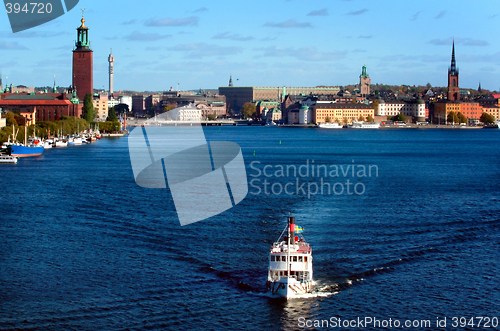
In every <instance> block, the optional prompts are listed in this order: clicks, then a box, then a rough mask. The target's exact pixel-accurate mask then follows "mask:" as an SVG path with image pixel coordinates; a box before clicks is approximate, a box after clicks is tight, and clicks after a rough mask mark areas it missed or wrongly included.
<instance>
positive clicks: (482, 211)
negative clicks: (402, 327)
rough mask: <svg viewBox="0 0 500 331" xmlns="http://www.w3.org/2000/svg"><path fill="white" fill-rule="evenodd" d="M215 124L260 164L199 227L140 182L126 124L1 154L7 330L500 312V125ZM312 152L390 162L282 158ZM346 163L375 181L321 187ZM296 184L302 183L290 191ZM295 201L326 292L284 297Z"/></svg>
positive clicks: (237, 325) (212, 136)
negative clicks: (270, 276) (275, 294)
mask: <svg viewBox="0 0 500 331" xmlns="http://www.w3.org/2000/svg"><path fill="white" fill-rule="evenodd" d="M204 130H205V134H206V136H207V138H208V139H209V140H221V141H226V140H229V141H235V142H237V143H238V144H239V145H240V146H241V147H242V151H243V155H244V158H245V164H246V166H247V176H248V179H249V181H250V180H254V179H256V180H257V181H254V182H253V183H254V187H249V194H248V195H247V197H246V199H245V200H243V201H242V202H241V203H240V204H239V205H237V206H236V207H234V208H232V209H230V210H228V211H226V212H224V213H222V214H220V215H218V216H215V217H212V218H210V219H208V220H205V221H201V222H198V223H194V224H191V225H188V226H185V227H181V226H180V225H179V222H178V219H177V216H176V212H175V207H174V204H173V201H172V197H171V195H170V194H169V192H168V190H153V189H144V188H141V187H138V186H137V185H136V184H135V182H134V178H133V175H132V170H131V166H130V161H129V156H128V149H127V139H126V138H121V139H103V140H101V141H99V142H96V143H94V144H91V145H84V146H74V147H68V148H56V149H52V150H46V151H45V152H44V154H43V155H42V156H41V157H37V158H30V159H22V160H20V161H19V162H18V164H16V165H0V182H1V187H2V191H3V192H2V194H1V195H0V197H1V199H0V200H1V202H0V215H1V216H0V219H1V221H0V329H2V330H14V329H15V330H18V329H21V330H62V329H64V330H117V329H118V330H127V329H128V330H143V329H146V330H295V329H301V328H300V325H299V322H300V321H309V322H310V323H313V321H315V320H327V319H330V318H332V317H334V318H341V319H342V320H344V319H345V320H353V319H356V318H358V317H360V318H365V317H374V318H378V319H379V320H388V319H390V318H391V319H392V320H396V319H398V320H401V321H405V320H429V321H431V322H432V328H427V329H437V327H436V321H437V319H440V320H443V319H444V318H445V317H446V318H447V325H446V328H444V327H442V328H441V329H452V323H453V321H452V318H453V317H467V318H471V317H475V316H484V317H490V318H493V317H496V318H500V316H499V315H500V314H499V311H500V309H499V308H500V295H499V294H500V285H499V284H500V282H499V276H498V274H499V271H500V262H499V261H500V193H499V192H500V189H499V188H500V162H499V161H500V130H432V129H429V130H360V131H356V130H318V129H306V128H264V127H207V128H205V129H204ZM313 161H314V164H315V165H322V166H324V167H326V168H327V169H333V168H334V167H337V168H338V169H344V170H345V169H350V170H351V169H352V168H350V167H356V168H355V169H356V170H359V169H362V168H363V167H365V169H368V168H369V167H370V166H372V168H371V169H372V170H373V172H372V173H371V176H359V175H360V174H358V173H357V172H356V173H354V176H353V173H352V172H350V173H346V176H343V174H342V173H340V176H339V177H333V176H328V177H326V176H317V174H316V173H315V175H314V176H313V175H312V173H309V176H300V175H297V176H294V175H293V173H289V174H288V175H286V174H285V176H280V174H279V173H278V174H276V172H275V171H276V170H278V169H279V168H280V166H283V167H284V168H286V167H289V169H293V166H295V167H296V168H297V169H298V168H299V167H300V166H302V165H307V164H309V165H312V164H313ZM252 162H253V163H252ZM308 162H309V163H308ZM265 166H268V167H267V168H266V169H267V170H266V171H267V172H266V174H268V175H270V176H269V177H266V176H265V175H264V174H263V173H261V174H260V176H259V175H258V174H259V171H263V170H264V167H265ZM348 167H349V168H348ZM257 169H259V170H257ZM304 169H305V166H304V167H303V169H302V170H304ZM309 169H310V170H311V167H309ZM375 169H376V170H377V172H375ZM340 171H342V170H340ZM323 175H324V173H323ZM265 179H266V180H267V181H268V183H269V185H270V187H271V186H272V185H274V193H276V194H274V193H273V192H272V190H271V191H270V192H269V191H268V194H266V193H264V187H263V186H262V182H263V181H264V180H265ZM297 179H298V180H299V185H300V184H303V185H304V186H303V188H305V192H303V191H302V190H300V189H299V190H298V191H297V190H296V187H295V186H293V185H295V184H296V183H297V182H296V180H297ZM259 180H260V182H259ZM321 180H323V182H321ZM347 180H349V181H350V183H351V189H353V187H354V185H355V184H358V186H357V189H358V192H357V193H361V189H362V188H363V192H362V194H357V193H356V192H354V193H353V194H348V193H347V192H346V190H344V192H343V193H342V194H335V193H333V192H330V193H329V194H328V192H326V190H325V191H324V192H323V194H321V193H317V194H315V195H313V194H309V195H310V196H309V197H308V193H312V192H311V190H312V191H314V188H315V185H321V184H324V183H326V182H327V183H329V184H330V185H331V187H333V186H334V185H335V184H337V186H336V188H337V193H339V192H340V191H339V190H340V187H341V185H343V187H344V189H347V185H346V181H347ZM288 183H292V184H290V186H289V191H288V192H291V191H293V192H292V193H293V194H286V193H283V192H281V193H279V192H278V191H279V188H280V187H284V186H285V185H286V184H288ZM308 185H309V186H310V188H311V189H310V190H307V187H308ZM255 186H257V187H260V188H261V189H262V192H260V193H259V194H257V191H258V190H257V189H256V188H255ZM270 187H268V189H270ZM318 187H319V186H318ZM324 188H327V187H326V186H324ZM294 190H295V191H294ZM278 193H279V194H278ZM351 193H352V191H351ZM214 203H216V201H214ZM193 208H196V202H195V201H193ZM289 212H290V213H291V214H292V215H294V216H295V217H296V219H297V223H298V224H299V225H301V226H303V227H304V228H305V232H304V235H305V237H306V239H307V240H308V241H309V242H310V244H311V246H312V247H313V256H314V279H315V280H316V282H317V286H316V288H317V291H318V293H317V294H318V295H317V296H316V297H312V298H307V299H300V300H294V301H289V302H282V301H277V300H272V299H270V298H268V297H267V296H266V294H265V279H266V276H267V254H268V250H269V247H270V245H271V244H272V242H273V240H275V239H277V237H278V236H279V234H280V232H281V230H282V229H283V227H284V225H285V218H286V216H287V215H288V213H289ZM475 322H476V323H477V320H476V321H475ZM483 323H484V322H483ZM310 325H311V324H310ZM497 325H498V324H497ZM323 326H325V325H323ZM499 327H500V326H499ZM388 328H389V327H388ZM308 329H326V327H325V328H322V327H319V326H317V327H313V328H308ZM337 329H339V328H337ZM347 329H353V330H354V329H356V328H347ZM366 329H383V327H381V328H375V327H373V326H372V327H367V328H365V330H366ZM386 329H387V328H386ZM413 329H415V330H418V329H426V328H423V327H421V328H413ZM462 329H464V330H467V329H470V330H477V329H478V328H477V326H476V328H472V327H471V326H470V325H469V326H468V327H464V328H462ZM479 329H480V328H479ZM490 329H494V328H490ZM497 329H498V327H497Z"/></svg>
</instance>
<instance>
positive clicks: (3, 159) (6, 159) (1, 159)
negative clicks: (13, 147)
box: [0, 155, 18, 163]
mask: <svg viewBox="0 0 500 331" xmlns="http://www.w3.org/2000/svg"><path fill="white" fill-rule="evenodd" d="M17 160H18V158H17V156H11V155H0V163H17Z"/></svg>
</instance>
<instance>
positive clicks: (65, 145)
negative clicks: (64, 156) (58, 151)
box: [55, 140, 68, 147]
mask: <svg viewBox="0 0 500 331" xmlns="http://www.w3.org/2000/svg"><path fill="white" fill-rule="evenodd" d="M67 146H68V143H67V142H66V141H63V140H58V141H56V143H55V147H67Z"/></svg>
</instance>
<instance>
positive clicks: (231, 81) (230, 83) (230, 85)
mask: <svg viewBox="0 0 500 331" xmlns="http://www.w3.org/2000/svg"><path fill="white" fill-rule="evenodd" d="M232 86H233V76H229V87H232Z"/></svg>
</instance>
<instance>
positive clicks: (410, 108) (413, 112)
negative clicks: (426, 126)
mask: <svg viewBox="0 0 500 331" xmlns="http://www.w3.org/2000/svg"><path fill="white" fill-rule="evenodd" d="M400 113H402V114H404V115H405V116H407V117H412V118H414V119H415V121H419V122H423V121H425V118H426V107H425V101H424V100H423V99H422V98H420V97H419V98H417V99H407V100H398V99H390V100H384V99H382V98H378V99H377V105H376V109H375V116H387V117H392V116H396V115H399V114H400Z"/></svg>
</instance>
